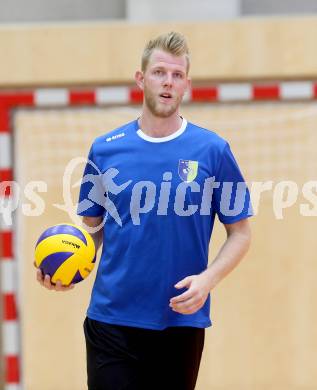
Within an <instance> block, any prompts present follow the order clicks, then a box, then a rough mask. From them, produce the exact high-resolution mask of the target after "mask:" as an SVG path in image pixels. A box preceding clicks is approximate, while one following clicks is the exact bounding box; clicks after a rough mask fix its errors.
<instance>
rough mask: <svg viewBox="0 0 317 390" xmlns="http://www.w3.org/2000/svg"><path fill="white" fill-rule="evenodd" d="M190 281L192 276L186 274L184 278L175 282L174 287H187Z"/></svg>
mask: <svg viewBox="0 0 317 390" xmlns="http://www.w3.org/2000/svg"><path fill="white" fill-rule="evenodd" d="M191 281H192V278H191V277H190V276H187V277H186V278H185V279H183V280H180V281H179V282H177V283H176V284H175V285H174V287H176V288H183V287H187V286H189V285H190V283H191Z"/></svg>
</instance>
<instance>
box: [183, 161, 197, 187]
mask: <svg viewBox="0 0 317 390" xmlns="http://www.w3.org/2000/svg"><path fill="white" fill-rule="evenodd" d="M197 173H198V161H192V160H179V162H178V175H179V177H180V178H181V179H182V180H183V181H185V182H186V183H190V182H191V181H193V180H195V178H196V176H197Z"/></svg>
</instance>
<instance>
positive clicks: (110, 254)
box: [38, 32, 250, 390]
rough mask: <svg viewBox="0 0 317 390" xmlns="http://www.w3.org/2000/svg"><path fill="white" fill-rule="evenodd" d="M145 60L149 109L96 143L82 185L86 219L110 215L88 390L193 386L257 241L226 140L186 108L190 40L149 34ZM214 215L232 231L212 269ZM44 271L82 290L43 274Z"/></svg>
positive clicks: (101, 237) (94, 301) (97, 221)
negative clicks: (207, 342) (221, 299)
mask: <svg viewBox="0 0 317 390" xmlns="http://www.w3.org/2000/svg"><path fill="white" fill-rule="evenodd" d="M141 69H142V70H140V71H137V72H136V74H135V80H136V83H137V85H138V86H139V88H141V90H142V91H143V92H144V101H143V107H142V113H141V116H140V117H139V118H138V119H137V120H135V121H133V122H131V123H128V124H126V125H123V126H121V127H120V128H118V129H116V130H114V131H112V132H111V133H108V134H107V135H103V136H101V137H98V138H97V139H96V140H95V141H94V143H93V145H92V147H91V150H90V153H89V161H88V163H87V166H86V169H85V173H84V179H85V180H83V183H82V186H81V191H80V199H79V200H80V201H79V206H78V213H79V214H80V215H82V216H83V222H84V224H85V225H86V226H88V227H97V226H103V224H104V227H103V228H102V229H99V231H98V232H97V233H94V234H93V236H94V239H95V242H96V245H97V246H99V245H100V244H101V242H102V243H103V251H102V255H101V260H100V264H99V267H98V271H97V277H96V281H95V284H94V288H93V291H92V297H91V302H90V305H89V308H88V311H87V318H86V320H85V323H84V330H85V338H86V347H87V372H88V387H89V390H121V389H122V390H123V389H127V390H141V389H149V390H150V389H162V390H163V389H164V390H166V389H174V390H176V389H179V390H193V389H194V388H195V384H196V379H197V375H198V370H199V365H200V360H201V354H202V350H203V346H204V335H205V333H204V332H205V328H206V327H208V326H210V325H211V322H210V318H209V310H210V296H209V293H210V291H211V290H212V289H213V288H214V287H215V286H216V285H217V284H218V283H219V282H220V280H222V279H223V278H224V277H225V276H226V275H227V274H228V273H229V272H230V271H231V270H232V269H233V268H235V267H236V266H237V264H238V263H239V262H240V260H241V259H242V257H243V256H244V254H245V253H246V252H247V250H248V247H249V243H250V229H249V225H248V222H247V217H248V216H250V198H249V193H248V190H247V189H246V186H245V184H244V180H243V177H242V175H241V173H240V171H239V168H238V166H237V164H236V162H235V160H234V157H233V156H232V153H231V151H230V148H229V146H228V144H227V142H226V141H224V140H223V139H222V138H220V137H219V136H218V135H216V134H215V133H213V132H211V131H209V130H206V129H203V128H200V127H198V126H196V125H194V124H192V123H188V122H187V121H186V119H185V118H183V117H181V116H180V114H179V108H180V103H181V101H182V99H183V96H184V94H185V92H186V91H187V90H188V89H189V87H190V79H189V77H188V71H189V54H188V48H187V44H186V41H185V39H184V37H183V36H182V35H180V34H178V33H174V32H172V33H169V34H165V35H161V36H159V37H158V38H156V39H154V40H153V41H150V42H149V43H148V44H147V46H146V48H145V50H144V53H143V57H142V68H141ZM87 178H88V180H86V179H87ZM216 214H217V215H218V218H219V219H220V221H221V222H222V223H223V224H224V227H225V229H226V232H227V239H226V241H225V243H224V245H223V246H222V248H221V250H220V251H219V253H218V254H217V256H216V258H215V259H214V260H213V261H212V262H211V264H210V265H209V266H208V264H207V263H208V245H209V240H210V236H211V233H212V228H213V223H214V218H215V215H216ZM38 280H39V282H40V283H41V284H43V285H44V286H45V287H47V288H49V289H54V290H57V291H61V290H62V291H65V290H68V289H70V288H72V287H73V286H61V284H60V283H59V282H58V283H57V284H56V286H55V285H52V284H51V283H50V277H49V276H48V275H46V276H45V277H44V278H43V276H42V275H41V272H40V271H39V272H38Z"/></svg>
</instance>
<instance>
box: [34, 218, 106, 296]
mask: <svg viewBox="0 0 317 390" xmlns="http://www.w3.org/2000/svg"><path fill="white" fill-rule="evenodd" d="M82 223H83V227H84V228H86V229H87V227H88V229H87V230H89V228H96V227H97V226H99V225H100V226H101V224H102V216H100V217H83V220H82ZM102 232H103V228H100V229H98V230H97V231H96V232H95V233H90V234H91V236H92V238H93V240H94V243H95V247H96V252H97V250H98V249H99V247H100V246H101V244H102V234H103V233H102ZM34 265H35V263H34ZM36 279H37V281H38V282H39V283H40V284H41V285H42V286H43V287H45V288H47V289H48V290H55V291H68V290H71V289H73V288H74V286H75V285H74V284H70V285H69V286H63V285H62V283H61V281H60V280H57V281H56V284H52V283H51V278H50V275H43V274H42V271H41V270H40V269H39V268H38V269H37V272H36Z"/></svg>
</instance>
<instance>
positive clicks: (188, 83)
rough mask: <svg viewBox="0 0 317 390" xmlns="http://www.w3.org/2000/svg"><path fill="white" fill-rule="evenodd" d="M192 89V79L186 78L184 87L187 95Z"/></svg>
mask: <svg viewBox="0 0 317 390" xmlns="http://www.w3.org/2000/svg"><path fill="white" fill-rule="evenodd" d="M191 89H192V79H191V78H190V77H188V78H187V86H186V92H187V93H189V92H190V90H191Z"/></svg>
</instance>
